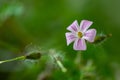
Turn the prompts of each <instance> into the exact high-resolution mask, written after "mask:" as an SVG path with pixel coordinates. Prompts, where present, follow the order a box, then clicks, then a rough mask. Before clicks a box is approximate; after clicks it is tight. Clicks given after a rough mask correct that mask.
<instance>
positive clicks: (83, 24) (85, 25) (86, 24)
mask: <svg viewBox="0 0 120 80" xmlns="http://www.w3.org/2000/svg"><path fill="white" fill-rule="evenodd" d="M92 23H93V22H92V21H88V20H82V21H81V23H80V30H81V31H82V32H85V31H86V30H87V29H88V28H89V27H90V26H91V25H92Z"/></svg>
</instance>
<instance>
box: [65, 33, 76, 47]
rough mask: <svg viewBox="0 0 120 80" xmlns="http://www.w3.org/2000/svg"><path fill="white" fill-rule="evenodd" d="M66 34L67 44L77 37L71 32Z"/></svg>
mask: <svg viewBox="0 0 120 80" xmlns="http://www.w3.org/2000/svg"><path fill="white" fill-rule="evenodd" d="M65 36H66V41H67V45H69V44H70V43H72V42H73V41H74V40H75V39H76V37H75V35H74V34H73V33H70V32H67V33H65Z"/></svg>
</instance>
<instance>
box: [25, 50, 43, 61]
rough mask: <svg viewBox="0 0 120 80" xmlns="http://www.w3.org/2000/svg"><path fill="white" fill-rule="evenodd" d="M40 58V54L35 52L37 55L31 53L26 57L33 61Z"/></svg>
mask: <svg viewBox="0 0 120 80" xmlns="http://www.w3.org/2000/svg"><path fill="white" fill-rule="evenodd" d="M40 58H41V53H39V52H37V53H31V54H29V55H27V56H26V59H33V60H37V59H40Z"/></svg>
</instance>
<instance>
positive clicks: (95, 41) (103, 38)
mask: <svg viewBox="0 0 120 80" xmlns="http://www.w3.org/2000/svg"><path fill="white" fill-rule="evenodd" d="M111 36H112V34H107V35H99V36H96V37H95V40H94V42H93V44H99V43H101V42H103V41H105V40H106V39H107V38H108V37H111Z"/></svg>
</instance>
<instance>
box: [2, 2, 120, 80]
mask: <svg viewBox="0 0 120 80" xmlns="http://www.w3.org/2000/svg"><path fill="white" fill-rule="evenodd" d="M83 19H87V20H91V21H93V22H94V24H93V25H92V26H91V28H96V29H97V34H109V33H111V34H112V35H113V36H112V37H110V38H109V39H107V40H106V41H105V42H104V43H102V44H99V45H92V44H89V43H88V44H87V45H88V48H87V51H84V52H82V59H83V62H82V63H81V62H80V63H79V60H78V62H77V63H75V60H76V56H79V55H78V54H80V52H77V51H74V50H73V48H72V44H71V45H70V46H67V45H66V39H65V32H67V30H66V28H67V27H68V26H69V25H70V24H71V23H72V22H73V21H74V20H78V22H80V21H81V20H83ZM119 41H120V0H0V60H5V59H11V58H14V57H17V56H21V55H25V54H26V52H27V51H28V52H29V51H30V50H32V49H34V48H32V47H34V46H36V45H37V46H39V47H40V48H44V49H43V51H45V50H49V49H55V50H56V53H59V52H61V53H60V55H62V56H64V59H63V61H62V62H63V65H64V66H65V67H66V68H67V70H68V71H67V72H66V73H63V72H62V71H61V70H59V69H56V68H55V69H51V68H50V67H51V64H52V63H48V64H47V63H46V62H47V58H42V59H41V60H40V61H38V63H36V62H29V61H28V62H25V61H23V62H20V61H14V62H9V63H4V64H0V80H120V76H119V74H120V64H119V63H120V58H119V57H120V54H119V53H120V49H119V48H120V44H119ZM29 47H31V48H30V50H29V49H28V48H29ZM80 59H81V58H80ZM91 61H92V62H93V65H92V66H91V65H89V63H90V64H91ZM87 63H88V65H86V64H87ZM46 64H47V65H46ZM79 64H81V65H84V66H83V67H82V68H81V67H78V66H79ZM81 65H80V66H81ZM46 66H48V67H49V68H50V69H49V68H48V69H47V70H46ZM93 66H94V67H95V69H94V67H93ZM86 67H88V68H89V69H90V70H88V68H87V70H86ZM45 71H46V72H45ZM83 73H84V74H83ZM89 73H90V74H89ZM44 74H47V76H45V79H41V76H43V75H44ZM82 76H84V77H85V78H84V79H81V77H82Z"/></svg>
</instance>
